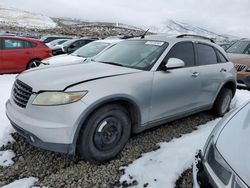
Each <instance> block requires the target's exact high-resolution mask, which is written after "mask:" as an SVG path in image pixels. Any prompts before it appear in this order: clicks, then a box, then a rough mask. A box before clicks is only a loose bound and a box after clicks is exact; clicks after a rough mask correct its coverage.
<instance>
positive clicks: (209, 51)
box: [196, 44, 217, 65]
mask: <svg viewBox="0 0 250 188" xmlns="http://www.w3.org/2000/svg"><path fill="white" fill-rule="evenodd" d="M196 50H197V55H198V65H211V64H216V63H217V54H216V52H215V51H214V48H213V47H212V46H209V45H206V44H196Z"/></svg>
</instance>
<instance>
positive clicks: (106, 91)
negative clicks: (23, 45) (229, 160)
mask: <svg viewBox="0 0 250 188" xmlns="http://www.w3.org/2000/svg"><path fill="white" fill-rule="evenodd" d="M235 90H236V70H235V68H234V65H233V64H232V63H231V62H228V59H227V55H226V54H225V52H224V50H223V49H222V48H220V47H219V46H218V45H216V44H214V43H213V42H211V41H210V40H207V39H206V38H203V37H198V36H189V35H181V36H178V37H172V38H167V37H166V36H164V35H152V36H146V37H145V38H138V39H130V40H126V41H122V42H120V43H118V44H116V45H114V46H113V47H111V48H109V49H108V50H106V51H104V52H103V53H101V54H99V55H98V56H96V57H95V58H94V59H92V60H89V61H88V62H87V63H83V64H75V65H69V66H59V67H42V68H36V69H33V70H29V71H26V72H24V73H22V74H20V75H19V76H18V77H17V79H16V81H15V83H14V86H13V89H12V94H11V98H10V99H9V100H8V101H7V103H6V113H7V116H8V117H9V119H10V121H11V124H12V125H13V127H14V128H15V129H16V130H17V132H19V133H20V134H21V135H23V136H24V137H25V138H26V139H27V140H28V141H29V142H30V143H31V144H32V145H35V146H37V147H41V148H44V149H48V150H52V151H57V152H65V153H70V154H72V153H75V151H76V149H77V150H78V151H79V152H80V154H81V156H82V157H83V158H84V159H86V160H91V161H105V160H110V159H112V158H114V157H115V156H116V155H117V154H118V153H119V152H120V151H121V150H122V149H123V147H124V146H125V144H126V142H127V141H128V139H129V137H130V135H131V134H132V133H138V132H141V131H143V130H145V129H148V128H151V127H154V126H158V125H161V124H164V123H166V122H169V121H172V120H175V119H178V118H183V117H184V116H188V115H190V114H194V113H197V112H200V111H204V110H212V112H213V113H215V114H216V115H219V116H223V115H224V114H225V113H226V112H227V111H228V109H229V105H230V102H231V99H232V97H233V96H234V94H235Z"/></svg>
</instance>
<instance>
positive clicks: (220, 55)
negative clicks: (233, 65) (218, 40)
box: [216, 50, 228, 63]
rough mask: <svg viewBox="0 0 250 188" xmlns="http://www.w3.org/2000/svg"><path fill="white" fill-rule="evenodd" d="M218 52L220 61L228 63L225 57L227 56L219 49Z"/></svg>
mask: <svg viewBox="0 0 250 188" xmlns="http://www.w3.org/2000/svg"><path fill="white" fill-rule="evenodd" d="M216 51H217V54H218V63H226V62H228V61H227V59H226V58H225V56H224V55H223V54H222V53H221V52H220V51H219V50H216Z"/></svg>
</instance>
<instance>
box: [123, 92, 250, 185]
mask: <svg viewBox="0 0 250 188" xmlns="http://www.w3.org/2000/svg"><path fill="white" fill-rule="evenodd" d="M248 100H250V92H249V91H247V90H237V92H236V95H235V97H234V99H233V101H232V104H231V108H232V109H233V108H238V107H239V106H240V105H242V104H243V103H245V102H246V101H248ZM219 120H220V118H218V119H215V120H213V121H210V122H208V123H206V124H205V125H201V126H199V128H198V130H196V131H194V132H192V133H190V134H186V135H183V136H182V137H181V138H178V139H173V140H172V141H170V142H163V143H160V144H159V145H160V149H158V150H156V151H153V152H149V153H146V154H143V156H142V157H141V158H139V159H137V160H135V161H134V162H133V163H132V164H130V165H129V166H128V167H121V169H124V170H125V174H124V175H123V176H121V178H120V182H123V181H127V183H132V182H133V181H134V180H136V181H137V182H138V185H136V186H135V187H143V185H144V184H146V183H148V187H150V188H158V187H168V188H171V187H175V182H176V180H177V179H178V178H179V176H180V175H181V174H182V172H183V171H185V170H187V169H188V168H190V167H191V166H192V163H193V159H194V155H195V153H196V151H197V150H198V149H202V148H203V146H204V144H205V142H206V139H207V137H208V136H209V134H210V133H211V131H212V130H213V128H214V126H215V125H216V124H217V122H218V121H219ZM131 177H132V178H131Z"/></svg>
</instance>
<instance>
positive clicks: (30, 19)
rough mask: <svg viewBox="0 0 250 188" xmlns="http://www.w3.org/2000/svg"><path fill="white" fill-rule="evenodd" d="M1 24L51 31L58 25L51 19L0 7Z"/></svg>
mask: <svg viewBox="0 0 250 188" xmlns="http://www.w3.org/2000/svg"><path fill="white" fill-rule="evenodd" d="M0 23H1V24H4V25H15V26H19V27H28V28H40V29H49V28H55V27H56V26H57V24H56V23H55V22H54V21H53V20H52V19H51V18H49V17H47V16H44V15H40V14H35V13H30V12H27V11H22V10H18V9H15V8H2V7H0Z"/></svg>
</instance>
